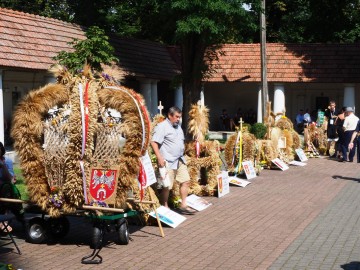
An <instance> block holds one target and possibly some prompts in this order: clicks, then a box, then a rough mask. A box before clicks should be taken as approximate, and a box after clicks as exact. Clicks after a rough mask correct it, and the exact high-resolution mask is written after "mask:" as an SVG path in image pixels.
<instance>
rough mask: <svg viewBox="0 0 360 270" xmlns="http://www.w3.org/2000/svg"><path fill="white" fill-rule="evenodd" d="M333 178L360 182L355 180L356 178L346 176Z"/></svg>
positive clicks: (358, 179)
mask: <svg viewBox="0 0 360 270" xmlns="http://www.w3.org/2000/svg"><path fill="white" fill-rule="evenodd" d="M332 178H333V179H343V180H351V181H356V182H360V178H355V177H346V176H341V175H333V176H332Z"/></svg>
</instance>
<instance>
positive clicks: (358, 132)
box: [348, 120, 360, 163]
mask: <svg viewBox="0 0 360 270" xmlns="http://www.w3.org/2000/svg"><path fill="white" fill-rule="evenodd" d="M348 147H349V149H350V150H352V149H354V148H356V149H357V150H356V157H357V163H360V120H359V121H358V123H357V125H356V129H355V131H354V133H353V134H352V135H351V139H350V143H349V145H348Z"/></svg>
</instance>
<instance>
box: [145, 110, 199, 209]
mask: <svg viewBox="0 0 360 270" xmlns="http://www.w3.org/2000/svg"><path fill="white" fill-rule="evenodd" d="M181 114H182V112H181V110H180V109H179V108H178V107H175V106H174V107H171V108H170V109H169V112H168V117H167V118H166V120H164V121H163V122H161V123H159V124H158V125H156V127H155V128H154V133H153V136H152V139H151V146H152V148H153V150H154V153H155V155H156V157H157V160H158V165H159V168H163V167H166V174H167V177H168V179H169V180H170V183H169V185H166V186H165V185H163V188H162V191H161V194H160V203H161V204H162V205H164V206H165V207H168V199H169V193H170V190H171V189H172V187H173V183H174V181H177V182H178V183H179V184H180V197H181V207H180V208H179V211H180V212H181V213H183V214H192V213H193V212H194V211H192V210H191V209H190V208H189V207H188V206H187V204H186V197H187V196H188V190H189V183H190V176H189V172H188V169H187V166H186V160H185V157H184V151H185V145H184V141H185V136H184V132H183V130H182V129H181V126H180V119H181Z"/></svg>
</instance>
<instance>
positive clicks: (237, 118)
mask: <svg viewBox="0 0 360 270" xmlns="http://www.w3.org/2000/svg"><path fill="white" fill-rule="evenodd" d="M240 118H242V120H243V121H244V113H243V111H242V109H241V108H239V109H238V110H237V112H236V114H235V116H234V118H233V120H234V125H235V126H237V125H239V122H240Z"/></svg>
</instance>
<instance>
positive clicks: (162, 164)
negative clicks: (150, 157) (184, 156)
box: [158, 156, 165, 167]
mask: <svg viewBox="0 0 360 270" xmlns="http://www.w3.org/2000/svg"><path fill="white" fill-rule="evenodd" d="M158 164H159V167H165V159H164V158H163V157H162V156H160V157H158Z"/></svg>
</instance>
